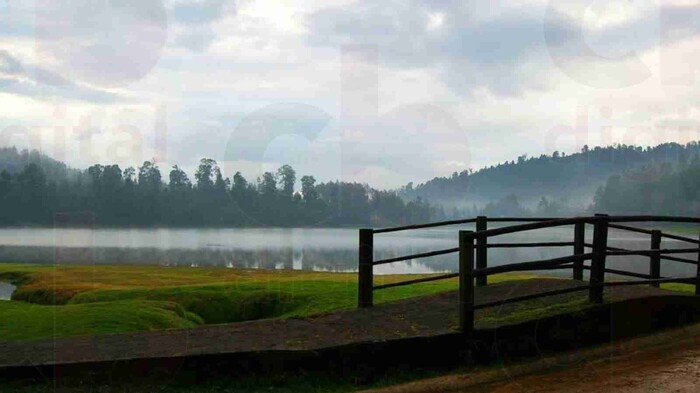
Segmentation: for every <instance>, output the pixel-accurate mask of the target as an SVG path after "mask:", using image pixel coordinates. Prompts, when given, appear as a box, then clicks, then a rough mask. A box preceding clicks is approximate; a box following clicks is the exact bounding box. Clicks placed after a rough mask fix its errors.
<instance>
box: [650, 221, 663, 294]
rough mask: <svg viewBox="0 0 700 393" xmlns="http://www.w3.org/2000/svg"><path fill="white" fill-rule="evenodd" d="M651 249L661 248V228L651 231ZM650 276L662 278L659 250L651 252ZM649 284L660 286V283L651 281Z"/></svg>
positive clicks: (656, 278)
mask: <svg viewBox="0 0 700 393" xmlns="http://www.w3.org/2000/svg"><path fill="white" fill-rule="evenodd" d="M651 249H652V250H660V249H661V231H659V230H653V231H651ZM649 276H651V277H650V278H651V279H652V280H658V279H659V278H661V253H660V252H659V251H652V252H651V254H649ZM649 286H652V287H656V288H658V287H659V283H658V282H655V283H651V284H649Z"/></svg>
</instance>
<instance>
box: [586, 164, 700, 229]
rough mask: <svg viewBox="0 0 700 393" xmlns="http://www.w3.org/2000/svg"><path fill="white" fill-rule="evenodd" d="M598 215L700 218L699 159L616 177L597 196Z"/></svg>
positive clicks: (599, 190)
mask: <svg viewBox="0 0 700 393" xmlns="http://www.w3.org/2000/svg"><path fill="white" fill-rule="evenodd" d="M595 209H596V210H597V211H611V212H616V213H620V214H658V215H679V216H698V215H700V159H693V160H691V161H690V163H688V164H687V165H678V166H677V167H676V168H675V169H674V168H672V167H671V166H670V165H660V166H656V167H648V168H644V169H639V170H636V171H630V172H627V173H625V174H624V175H614V176H611V177H610V179H608V181H607V182H606V184H605V186H603V187H601V188H600V189H598V192H597V193H596V196H595Z"/></svg>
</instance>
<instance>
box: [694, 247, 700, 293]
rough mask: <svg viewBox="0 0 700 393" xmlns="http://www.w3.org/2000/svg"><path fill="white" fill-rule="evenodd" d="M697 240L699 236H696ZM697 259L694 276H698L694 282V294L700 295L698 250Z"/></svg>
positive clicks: (699, 256) (699, 252)
mask: <svg viewBox="0 0 700 393" xmlns="http://www.w3.org/2000/svg"><path fill="white" fill-rule="evenodd" d="M698 240H700V237H698ZM698 247H700V244H698ZM697 261H698V264H697V268H696V270H695V276H696V277H697V278H698V280H697V281H696V282H695V294H696V295H700V251H698V258H697Z"/></svg>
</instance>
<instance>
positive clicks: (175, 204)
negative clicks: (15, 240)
mask: <svg viewBox="0 0 700 393" xmlns="http://www.w3.org/2000/svg"><path fill="white" fill-rule="evenodd" d="M53 172H55V171H52V173H53ZM297 180H299V184H297ZM297 186H299V187H297ZM66 212H89V213H90V214H93V215H94V217H95V223H96V224H97V225H101V226H182V227H208V226H385V225H404V224H411V223H418V222H426V221H429V220H430V219H431V214H432V213H433V212H434V208H432V207H431V206H430V205H429V204H428V203H426V202H425V201H423V200H421V199H420V198H417V199H416V200H413V201H408V202H406V201H404V200H403V199H402V198H401V197H400V196H398V195H397V193H396V192H394V191H382V190H376V189H373V188H371V187H369V186H367V185H365V184H359V183H349V182H340V181H335V182H328V183H317V181H316V179H315V178H314V177H313V176H309V175H306V176H302V177H301V178H300V179H297V174H296V171H295V170H294V169H293V168H292V167H291V166H289V165H283V166H282V167H280V168H279V169H278V170H277V171H276V172H274V173H272V172H265V173H263V174H262V175H261V176H260V177H259V178H257V179H256V180H255V181H252V182H251V181H248V180H247V179H246V178H245V177H244V176H243V175H242V174H241V173H240V172H236V173H235V174H234V175H233V177H231V178H226V177H224V175H223V174H222V172H221V170H220V168H219V166H218V164H217V162H216V161H215V160H213V159H209V158H203V159H202V160H201V161H200V162H199V166H198V167H197V170H196V171H195V173H194V174H193V178H192V179H190V177H189V176H188V174H187V173H185V171H184V170H182V169H181V168H180V167H178V166H177V165H175V166H173V167H172V168H170V170H169V171H168V172H167V173H166V174H165V175H164V174H163V173H162V172H161V170H160V168H159V167H158V165H157V164H156V163H155V162H154V161H145V162H144V163H143V164H142V165H141V166H140V167H138V168H131V167H129V168H126V169H122V168H120V167H119V166H118V165H92V166H90V167H89V168H87V169H86V170H84V171H73V172H71V173H69V174H67V175H65V176H47V171H45V170H44V168H43V167H42V165H41V164H40V163H37V162H30V163H28V164H26V165H25V166H24V167H23V168H22V169H21V171H15V172H14V173H13V172H11V171H9V170H3V171H2V172H0V224H1V225H26V224H35V225H53V224H54V219H55V217H56V214H57V213H66Z"/></svg>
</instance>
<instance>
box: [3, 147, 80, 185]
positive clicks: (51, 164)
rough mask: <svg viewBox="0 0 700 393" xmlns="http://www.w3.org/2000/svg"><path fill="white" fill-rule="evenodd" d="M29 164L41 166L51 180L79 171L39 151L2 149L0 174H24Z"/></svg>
mask: <svg viewBox="0 0 700 393" xmlns="http://www.w3.org/2000/svg"><path fill="white" fill-rule="evenodd" d="M29 164H36V165H37V166H39V167H40V168H41V169H42V171H43V172H44V174H45V175H46V176H47V177H48V178H49V179H55V180H58V179H63V178H66V177H67V176H70V175H71V174H73V175H75V174H77V171H75V170H73V169H70V168H69V167H68V166H67V165H66V164H64V163H63V162H61V161H58V160H55V159H53V158H51V157H49V156H47V155H45V154H43V153H41V152H39V151H37V150H31V151H29V150H21V151H20V150H17V148H16V147H0V173H1V172H3V171H5V172H8V173H9V174H11V175H14V174H17V173H20V172H22V170H24V168H25V167H26V166H27V165H29Z"/></svg>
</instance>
